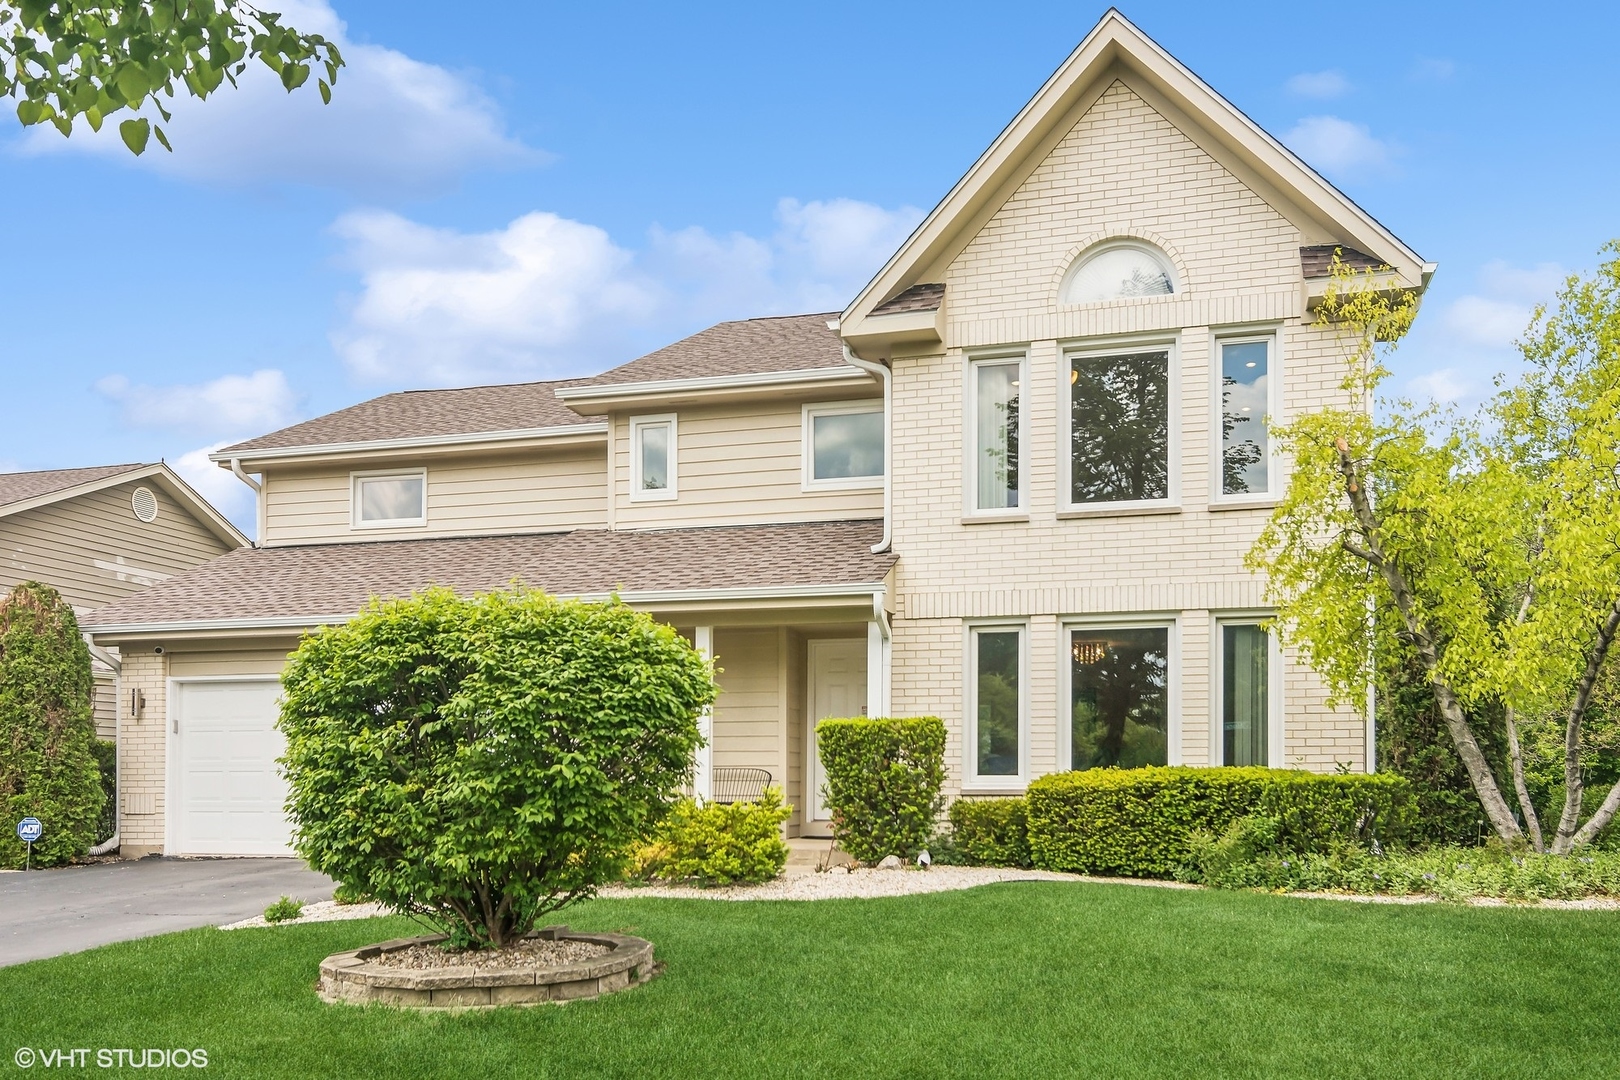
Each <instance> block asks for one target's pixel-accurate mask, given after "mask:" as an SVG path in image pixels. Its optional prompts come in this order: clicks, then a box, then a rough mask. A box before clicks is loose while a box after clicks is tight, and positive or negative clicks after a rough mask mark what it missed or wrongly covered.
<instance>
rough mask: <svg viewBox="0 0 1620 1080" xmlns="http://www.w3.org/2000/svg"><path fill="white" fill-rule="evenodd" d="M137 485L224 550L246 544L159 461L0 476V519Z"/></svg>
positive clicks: (225, 518) (215, 511)
mask: <svg viewBox="0 0 1620 1080" xmlns="http://www.w3.org/2000/svg"><path fill="white" fill-rule="evenodd" d="M137 480H151V481H152V482H153V483H154V484H156V485H157V486H158V487H161V488H162V489H163V490H164V491H165V492H167V493H168V494H169V496H170V497H172V498H173V499H174V500H175V501H176V502H178V503H179V504H180V505H181V506H183V507H185V508H186V509H187V510H189V511H190V512H191V515H192V517H194V518H196V519H197V522H198V523H199V524H200V525H202V527H203V528H205V529H207V530H208V531H209V532H211V533H213V534H214V535H215V536H217V537H219V538H220V539H221V540H222V541H224V542H225V543H226V544H227V545H228V546H230V547H233V548H236V547H245V546H247V544H248V543H249V541H248V538H247V537H246V536H244V535H243V534H242V531H241V530H240V529H238V528H237V527H236V526H235V525H232V524H231V522H230V519H228V518H227V517H226V516H225V515H224V514H221V513H220V512H219V511H218V510H216V509H214V506H213V504H212V503H210V502H209V501H208V500H207V499H205V498H203V497H202V496H201V495H199V494H197V491H196V489H194V488H193V487H192V486H191V485H190V484H188V483H186V482H185V481H184V480H182V479H181V478H180V474H179V473H177V472H175V471H174V470H173V469H171V468H169V466H168V465H167V464H166V463H165V462H162V461H158V462H153V463H150V464H142V463H140V462H136V463H133V464H125V465H92V466H89V467H88V468H83V469H45V470H41V471H39V472H18V473H0V517H10V516H11V515H13V514H21V513H23V512H25V511H28V510H33V509H36V508H37V507H41V506H49V505H51V504H52V503H59V502H66V501H67V500H68V499H74V498H78V497H79V496H80V495H88V494H90V493H91V492H94V491H101V490H102V489H104V488H110V487H117V486H118V485H119V484H127V483H133V482H134V481H137Z"/></svg>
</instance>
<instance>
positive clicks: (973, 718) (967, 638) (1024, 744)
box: [962, 617, 1030, 794]
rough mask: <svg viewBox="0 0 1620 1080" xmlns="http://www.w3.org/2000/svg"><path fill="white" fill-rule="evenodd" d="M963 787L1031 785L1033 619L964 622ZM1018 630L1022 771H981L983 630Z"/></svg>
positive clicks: (1010, 788) (993, 789)
mask: <svg viewBox="0 0 1620 1080" xmlns="http://www.w3.org/2000/svg"><path fill="white" fill-rule="evenodd" d="M962 626H963V631H964V633H963V641H962V687H963V691H964V692H963V699H962V790H963V791H964V792H968V793H974V794H986V793H991V792H1003V791H1022V790H1023V789H1024V788H1025V787H1027V786H1028V785H1029V779H1030V777H1029V705H1030V701H1029V690H1030V686H1029V637H1030V629H1029V619H1028V618H1027V617H1025V618H1011V619H968V620H965V621H964V622H963V624H962ZM997 631H1000V632H1007V631H1017V633H1018V773H1017V775H1014V776H1007V775H998V776H980V775H979V755H978V752H977V751H978V745H979V710H978V703H979V664H978V659H979V646H978V638H979V634H980V633H983V632H989V633H996V632H997Z"/></svg>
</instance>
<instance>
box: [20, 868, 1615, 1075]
mask: <svg viewBox="0 0 1620 1080" xmlns="http://www.w3.org/2000/svg"><path fill="white" fill-rule="evenodd" d="M568 921H569V922H570V923H571V924H572V925H574V926H577V927H586V928H591V929H603V930H610V929H626V930H630V931H632V932H634V933H636V934H640V935H642V936H645V937H648V938H651V939H652V940H653V941H654V942H655V943H656V944H657V947H658V954H659V956H660V957H661V958H662V959H663V960H664V961H665V962H666V963H667V964H668V970H667V971H666V972H665V973H664V975H662V976H661V977H660V978H658V979H657V980H655V981H654V982H653V983H651V984H650V985H648V986H645V987H642V988H640V989H637V990H633V991H630V992H627V993H623V994H618V995H614V996H612V997H609V998H604V999H602V1000H601V1001H597V1002H585V1003H577V1004H571V1005H566V1006H561V1007H558V1006H542V1007H538V1008H529V1009H511V1010H503V1011H498V1012H485V1013H465V1014H461V1015H456V1016H450V1015H437V1014H418V1013H409V1012H397V1011H391V1010H386V1009H381V1008H376V1007H373V1008H367V1009H360V1008H355V1007H344V1006H328V1005H324V1004H322V1003H321V1002H319V1001H318V1000H317V999H316V998H315V994H314V990H313V984H314V981H315V977H316V965H317V964H318V963H319V961H320V960H321V958H322V957H324V956H325V955H327V954H328V953H331V952H335V951H338V950H340V949H345V948H353V947H356V946H359V945H363V944H366V943H368V942H372V941H379V940H383V939H385V938H389V937H394V936H398V935H403V934H408V933H411V932H414V927H413V924H411V923H409V922H406V921H405V920H399V919H377V920H370V921H365V922H348V923H328V924H324V925H310V926H297V927H281V928H274V929H268V930H247V931H237V932H232V933H223V932H220V931H217V930H197V931H189V932H186V933H181V934H171V935H168V936H165V937H159V938H151V939H148V940H146V941H139V942H131V943H128V944H123V945H114V946H109V947H107V948H102V949H97V950H95V951H93V952H88V953H83V954H80V955H76V956H65V957H59V958H56V959H53V960H44V961H39V962H36V963H32V964H26V965H22V966H20V967H13V968H5V969H0V1033H3V1034H0V1052H3V1053H0V1071H5V1072H18V1070H16V1069H15V1068H14V1066H13V1065H12V1063H11V1060H10V1059H11V1054H12V1052H13V1050H14V1049H15V1048H16V1047H18V1046H33V1047H40V1048H50V1047H62V1048H70V1047H91V1048H100V1047H132V1048H139V1047H149V1046H150V1047H166V1048H173V1047H179V1046H183V1047H203V1048H206V1049H207V1050H208V1056H209V1065H208V1069H207V1072H206V1074H205V1075H209V1076H242V1077H261V1076H262V1077H299V1078H303V1077H366V1078H370V1077H506V1076H512V1077H518V1076H522V1077H581V1076H645V1077H753V1076H760V1077H764V1076H773V1077H795V1078H800V1077H852V1076H894V1077H955V1076H959V1077H991V1076H1009V1077H1011V1076H1020V1077H1024V1076H1096V1077H1135V1076H1142V1077H1177V1076H1200V1077H1218V1076H1233V1077H1237V1076H1241V1077H1262V1076H1264V1077H1271V1076H1299V1077H1313V1078H1314V1077H1408V1076H1410V1077H1436V1076H1444V1077H1448V1078H1453V1077H1482V1078H1483V1077H1491V1078H1497V1077H1515V1078H1528V1077H1554V1076H1556V1077H1575V1076H1591V1077H1599V1076H1613V1075H1615V1072H1616V1069H1617V1067H1620V1066H1617V1064H1616V1063H1617V1062H1620V1013H1617V1012H1616V1010H1615V1006H1614V995H1613V988H1614V978H1615V973H1616V971H1617V970H1620V916H1617V915H1616V914H1614V913H1610V912H1578V911H1576V912H1554V911H1530V910H1512V909H1479V908H1462V907H1446V906H1435V905H1429V906H1421V907H1398V906H1384V905H1368V904H1351V903H1334V902H1328V901H1306V900H1297V899H1290V898H1285V897H1276V896H1266V895H1259V894H1250V893H1228V892H1209V891H1200V892H1190V891H1174V890H1167V889H1148V888H1132V887H1128V886H1110V885H1076V884H1061V883H1059V884H1049V883H1032V882H1024V883H1013V884H1003V885H992V886H987V887H983V888H978V889H973V890H969V891H966V892H958V893H943V894H935V895H929V896H913V897H904V898H895V899H885V900H868V901H857V900H833V901H819V902H814V903H723V902H717V901H684V900H657V899H646V900H628V901H612V902H608V901H599V902H594V903H591V904H588V905H585V906H582V907H580V908H578V909H575V910H573V911H570V912H569V913H568ZM34 1071H37V1069H36V1070H34ZM86 1071H90V1072H96V1073H101V1074H105V1072H106V1071H105V1070H99V1069H95V1068H94V1066H93V1065H92V1066H91V1068H90V1069H89V1070H86ZM19 1075H20V1073H19Z"/></svg>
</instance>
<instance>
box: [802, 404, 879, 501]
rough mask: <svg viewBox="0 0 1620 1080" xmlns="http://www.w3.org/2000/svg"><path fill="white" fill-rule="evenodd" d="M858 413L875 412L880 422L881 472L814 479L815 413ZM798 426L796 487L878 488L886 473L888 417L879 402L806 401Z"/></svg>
mask: <svg viewBox="0 0 1620 1080" xmlns="http://www.w3.org/2000/svg"><path fill="white" fill-rule="evenodd" d="M862 414H876V415H877V416H878V417H879V418H880V419H881V420H882V421H883V432H884V434H883V471H882V472H880V473H877V474H875V475H872V476H839V477H833V478H830V479H825V480H823V479H817V478H816V475H815V471H816V462H815V449H816V441H815V428H814V426H813V425H814V423H815V419H816V417H818V416H856V415H862ZM800 425H801V427H802V429H803V430H802V434H801V439H800V450H799V453H800V456H801V468H800V478H799V489H800V490H801V491H805V492H811V491H882V490H883V482H884V478H885V477H886V476H887V475H888V472H889V446H888V442H889V440H888V426H889V418H888V416H887V415H886V410H885V409H884V406H883V403H882V402H876V403H874V402H871V401H825V402H817V403H815V404H806V405H805V406H804V407H803V409H801V410H800Z"/></svg>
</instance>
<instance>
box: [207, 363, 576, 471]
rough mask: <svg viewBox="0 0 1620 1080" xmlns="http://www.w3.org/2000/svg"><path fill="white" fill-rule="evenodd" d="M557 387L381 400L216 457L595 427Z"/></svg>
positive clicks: (405, 394)
mask: <svg viewBox="0 0 1620 1080" xmlns="http://www.w3.org/2000/svg"><path fill="white" fill-rule="evenodd" d="M561 385H563V383H561V382H557V381H552V382H531V383H513V384H510V385H507V386H469V387H464V388H462V389H457V390H405V391H402V392H400V393H397V394H384V395H383V396H382V397H377V398H372V399H371V400H370V401H362V402H361V403H360V404H358V405H351V406H349V407H348V408H347V409H339V410H338V411H337V412H334V413H327V414H326V415H325V416H317V417H316V418H315V419H313V420H305V421H304V422H303V423H301V424H294V425H293V426H292V427H285V428H282V429H281V430H280V431H272V432H271V433H270V434H268V435H261V436H259V437H258V438H256V439H249V440H247V441H246V442H240V443H237V444H236V445H234V446H227V447H225V449H224V450H222V451H221V453H233V452H236V451H244V452H245V451H250V450H274V449H280V448H282V447H288V446H326V445H330V444H332V443H350V442H372V441H375V440H378V439H414V438H430V437H432V436H435V435H473V434H477V433H479V432H485V431H523V430H527V429H530V428H546V427H567V426H569V425H572V424H592V423H596V422H597V421H595V420H593V419H591V418H589V417H584V416H581V415H579V414H578V413H576V412H574V411H573V410H572V409H570V408H569V407H568V406H566V405H564V404H563V403H562V402H560V401H558V400H557V395H556V392H555V391H556V389H557V387H559V386H561Z"/></svg>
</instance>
